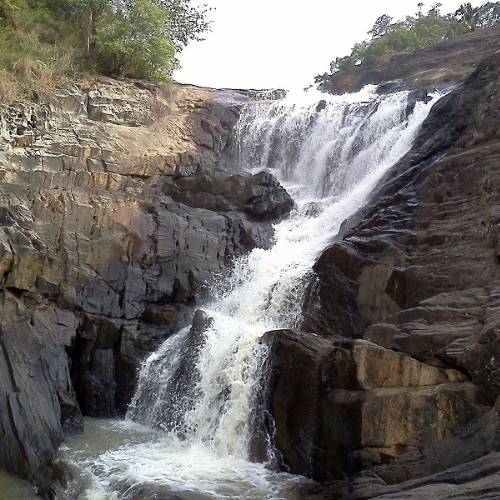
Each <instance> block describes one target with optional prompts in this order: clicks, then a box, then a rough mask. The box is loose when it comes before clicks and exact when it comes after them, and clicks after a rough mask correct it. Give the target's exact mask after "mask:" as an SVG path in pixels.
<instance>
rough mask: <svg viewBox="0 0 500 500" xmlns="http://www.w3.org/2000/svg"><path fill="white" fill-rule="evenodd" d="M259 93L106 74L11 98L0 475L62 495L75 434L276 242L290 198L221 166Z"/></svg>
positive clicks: (3, 146) (1, 157)
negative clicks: (60, 450)
mask: <svg viewBox="0 0 500 500" xmlns="http://www.w3.org/2000/svg"><path fill="white" fill-rule="evenodd" d="M247 99H248V96H247V95H245V94H244V93H238V92H231V91H226V92H223V91H215V90H213V91H211V90H207V89H199V88H195V87H189V86H181V85H176V84H153V83H147V82H139V81H137V82H134V81H121V82H117V81H113V80H109V79H104V78H101V79H97V80H95V81H92V82H89V83H88V84H78V85H76V84H75V85H73V84H72V85H68V86H66V87H64V88H61V89H59V90H57V91H54V92H53V93H51V94H43V95H42V94H40V95H39V96H38V102H37V103H36V104H35V103H31V104H28V103H12V104H8V103H4V104H2V105H0V175H1V178H2V184H1V186H0V220H1V227H0V274H1V282H0V285H1V290H0V317H1V332H0V402H1V411H0V434H1V436H2V446H1V447H0V465H1V466H3V467H5V468H7V469H9V470H11V471H13V472H16V473H18V474H20V475H22V476H23V477H26V478H28V479H30V480H32V481H34V482H35V483H37V484H39V485H40V486H41V487H42V489H43V488H45V490H47V489H50V486H46V487H45V486H44V484H45V482H46V481H48V479H49V478H52V479H53V478H54V477H55V476H57V475H58V471H57V470H56V469H54V467H53V464H52V455H53V453H54V451H55V450H56V449H57V447H58V445H59V443H60V442H61V439H62V436H63V430H66V431H70V432H71V431H78V430H79V429H81V427H82V423H81V416H82V413H83V414H86V415H94V416H115V415H118V414H120V413H122V412H123V411H124V409H125V407H126V405H127V403H128V401H129V399H130V396H131V393H132V391H133V385H134V382H135V378H136V370H137V367H138V365H139V363H140V362H141V361H142V359H143V358H144V356H145V354H146V353H148V352H150V351H151V350H152V349H153V348H154V347H155V346H156V345H158V343H159V342H160V341H161V340H162V339H163V338H165V337H166V336H168V335H169V334H170V333H171V325H172V324H175V325H178V324H182V323H183V322H184V321H186V318H185V316H187V315H188V312H186V309H185V308H186V306H187V305H189V304H190V303H191V302H192V301H193V299H194V295H195V293H202V292H203V290H202V288H203V286H207V285H208V284H209V283H210V280H211V279H212V277H213V276H214V275H217V274H218V273H220V272H221V271H222V270H224V269H225V267H226V266H227V265H228V264H229V263H230V262H231V260H232V259H233V258H234V257H235V256H238V255H241V254H242V253H244V252H247V251H248V250H249V249H251V248H254V247H255V246H268V245H269V244H270V242H271V239H272V229H271V227H270V225H269V222H270V221H273V220H275V219H276V218H277V217H281V216H283V215H284V214H286V213H287V212H288V211H289V210H290V209H291V207H292V202H291V199H290V198H289V196H288V195H287V194H286V193H285V192H284V191H283V189H282V188H281V187H280V186H279V185H278V183H277V182H276V180H275V179H274V178H273V177H272V176H271V175H266V176H264V177H265V178H264V177H262V175H261V176H252V175H245V176H239V177H237V178H236V177H234V176H233V179H232V181H231V182H228V179H227V178H226V177H227V175H226V174H222V173H220V172H219V171H218V170H217V168H216V164H217V162H218V161H219V159H220V158H221V155H222V152H223V150H224V148H225V147H226V145H227V143H228V140H229V138H230V133H231V129H232V127H233V126H234V124H235V122H236V120H237V118H238V114H239V109H240V107H241V106H242V104H243V103H244V102H245V101H246V100H247ZM202 172H203V173H202ZM202 175H204V176H209V178H208V181H207V182H208V184H209V185H210V186H211V189H212V192H210V193H209V192H207V191H206V189H205V190H204V189H200V188H199V185H198V188H197V189H195V188H194V185H193V190H192V191H191V189H190V185H192V179H197V178H199V177H200V176H202ZM224 175H226V177H224ZM190 183H191V184H190ZM217 186H218V187H217ZM214 189H219V191H221V193H222V192H223V197H222V198H223V200H224V203H223V205H224V206H221V204H220V203H214V202H213V198H214V196H218V193H215V192H213V190H214ZM276 193H277V196H275V194H276ZM171 195H172V196H171ZM195 198H196V202H194V201H192V200H193V199H195ZM222 198H221V199H222ZM179 311H180V312H181V313H180V314H179Z"/></svg>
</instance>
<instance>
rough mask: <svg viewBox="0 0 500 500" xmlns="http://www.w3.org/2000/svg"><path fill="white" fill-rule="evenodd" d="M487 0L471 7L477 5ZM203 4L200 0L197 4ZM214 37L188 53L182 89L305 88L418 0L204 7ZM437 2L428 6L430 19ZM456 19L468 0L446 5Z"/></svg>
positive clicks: (281, 0) (269, 1)
mask: <svg viewBox="0 0 500 500" xmlns="http://www.w3.org/2000/svg"><path fill="white" fill-rule="evenodd" d="M485 2H486V0H483V1H471V4H472V5H473V6H478V5H482V4H483V3H485ZM197 3H198V2H197V1H196V0H194V1H193V2H192V4H193V5H196V4H197ZM201 3H205V4H207V5H208V6H210V7H213V8H214V9H213V10H212V11H211V12H210V16H209V17H210V18H211V19H212V20H213V23H212V32H211V33H208V34H207V35H206V39H205V40H204V41H203V42H191V43H190V44H189V45H188V46H187V47H186V48H185V49H184V51H183V52H182V53H181V55H180V61H181V65H182V68H181V69H180V70H179V71H177V72H176V73H175V74H174V78H175V79H176V80H177V81H179V82H182V83H192V84H195V85H201V86H207V87H218V88H226V87H228V88H246V89H250V88H252V89H264V88H278V87H279V88H302V87H306V86H308V85H310V84H312V83H313V81H314V77H315V76H316V75H318V74H322V73H324V72H325V71H328V69H329V64H330V61H332V60H333V59H335V57H336V56H344V55H347V54H349V53H350V49H351V47H352V46H353V45H354V44H355V43H356V42H360V41H362V40H364V39H366V38H368V35H367V31H369V30H370V28H371V27H372V26H373V23H374V22H375V20H376V19H377V17H378V16H380V15H381V14H389V15H390V16H392V17H393V18H394V20H400V19H404V16H405V15H407V14H415V13H416V12H417V11H418V6H417V4H418V0H251V1H247V0H205V1H202V2H201ZM435 3H437V1H433V2H429V3H428V2H424V7H423V11H424V12H427V11H428V10H429V9H430V8H431V6H432V5H434V4H435ZM440 3H441V4H442V7H441V12H442V13H448V12H454V11H455V10H456V9H457V8H458V7H459V6H460V5H461V4H462V3H464V0H441V2H440Z"/></svg>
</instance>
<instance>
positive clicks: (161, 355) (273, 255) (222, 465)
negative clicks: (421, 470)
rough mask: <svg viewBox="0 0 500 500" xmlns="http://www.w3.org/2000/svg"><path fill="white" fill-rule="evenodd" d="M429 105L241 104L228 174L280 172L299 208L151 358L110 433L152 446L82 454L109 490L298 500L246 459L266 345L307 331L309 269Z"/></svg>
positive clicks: (321, 100)
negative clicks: (127, 432)
mask: <svg viewBox="0 0 500 500" xmlns="http://www.w3.org/2000/svg"><path fill="white" fill-rule="evenodd" d="M431 104H432V103H427V104H425V103H423V102H417V103H415V104H414V106H413V104H412V105H411V106H410V105H409V102H408V93H406V92H403V93H396V94H390V95H385V96H377V95H375V93H374V92H373V91H372V90H371V89H364V90H363V91H361V92H359V93H357V94H348V95H345V96H326V95H325V94H319V93H316V92H309V93H304V94H300V95H289V96H287V97H286V98H285V99H283V100H278V101H252V102H250V103H249V104H248V105H247V106H246V108H245V110H244V112H243V113H242V116H241V118H240V121H239V123H238V126H237V141H236V155H235V156H236V160H235V165H234V168H235V169H236V168H237V169H239V170H246V171H251V172H257V171H260V170H263V169H264V170H268V171H270V172H271V173H273V174H274V175H275V176H276V177H277V178H278V179H279V181H280V182H281V183H282V184H283V185H284V186H285V188H286V189H287V190H288V191H289V192H290V194H291V195H292V197H293V198H294V201H295V203H296V206H295V209H294V210H293V212H292V213H291V214H290V216H289V217H287V218H286V219H285V220H283V221H281V222H279V223H278V224H276V225H275V227H274V229H275V244H274V245H273V247H272V248H270V249H269V250H264V249H256V250H253V251H252V252H250V253H249V254H248V255H246V256H244V257H242V258H239V259H237V260H236V262H235V263H234V266H233V269H232V273H231V275H230V276H229V277H227V278H225V279H224V281H223V282H222V283H218V284H217V286H215V287H214V290H213V292H214V293H213V295H214V296H213V299H212V300H211V302H209V303H207V304H205V305H204V306H203V307H201V310H202V312H201V313H198V314H197V315H196V319H195V323H196V324H195V325H194V326H193V327H192V328H189V327H188V328H185V329H183V330H181V331H180V332H178V333H177V334H176V335H174V336H172V337H170V338H169V339H168V340H167V341H166V342H164V344H163V345H162V346H161V347H160V348H159V349H158V351H157V352H155V353H153V354H152V355H151V356H150V357H149V358H148V359H147V360H146V362H145V363H144V366H143V368H142V370H141V373H140V377H139V385H138V389H137V392H136V394H135V396H134V398H133V401H132V404H131V406H130V409H129V412H128V415H127V420H126V421H125V422H122V423H117V424H115V425H116V426H118V427H119V428H120V429H121V432H123V431H124V429H133V432H136V433H140V432H143V433H145V434H146V435H147V438H146V439H145V440H139V441H140V442H132V443H128V444H125V445H123V446H121V447H118V448H115V449H111V450H109V451H107V452H105V453H102V454H100V455H99V456H98V457H92V459H90V458H82V457H80V458H79V460H80V463H82V464H84V465H86V466H87V467H88V468H90V469H91V470H92V472H93V474H94V476H95V478H96V481H97V483H96V484H98V486H99V488H100V489H101V490H102V491H108V492H109V491H111V492H113V491H115V492H116V491H119V492H120V497H119V498H127V495H132V496H133V494H134V492H137V491H140V488H142V487H144V485H154V488H158V487H161V488H164V489H165V490H164V491H167V492H172V493H174V494H175V495H176V496H177V497H179V498H193V499H194V498H196V499H200V498H244V499H252V498H255V499H263V498H269V499H271V498H272V499H279V498H283V499H289V498H293V493H292V489H293V486H294V485H295V484H296V483H297V482H299V481H300V480H301V479H300V478H297V477H294V476H291V475H288V474H278V473H276V472H273V471H271V470H269V469H268V468H266V464H260V463H252V462H251V461H250V459H251V457H250V455H249V442H250V438H251V414H252V409H253V403H254V401H253V398H254V395H255V389H256V384H257V381H258V380H259V378H260V376H261V368H262V365H263V363H264V360H265V356H266V348H265V347H264V346H262V345H261V344H260V343H259V340H260V339H261V337H262V335H263V334H264V333H265V332H267V331H269V330H273V329H279V328H299V327H300V323H301V307H302V299H303V293H304V289H305V285H306V283H307V281H308V279H309V277H310V274H311V269H312V266H313V264H314V262H315V259H316V258H317V257H318V256H319V254H320V253H321V252H322V251H323V250H324V248H325V247H326V246H327V245H328V243H329V242H330V241H331V240H332V238H333V237H334V236H335V235H336V234H337V233H338V231H339V228H340V225H341V224H342V222H343V221H344V220H345V219H346V218H347V217H349V216H350V215H352V214H353V213H354V212H356V210H358V209H359V208H360V207H362V206H363V204H364V203H365V202H366V200H367V197H368V196H369V194H370V192H371V191H372V190H373V188H374V186H375V185H376V184H377V182H378V181H379V180H380V179H381V178H382V176H383V175H384V173H386V172H387V170H388V169H389V168H390V167H391V166H392V165H393V164H394V163H395V162H396V161H397V160H398V159H399V158H400V157H401V156H402V155H404V154H405V153H406V152H407V151H408V149H409V148H410V146H411V143H412V140H413V138H414V136H415V134H416V131H417V130H418V127H419V125H420V124H421V123H422V121H423V120H424V118H425V117H426V115H427V113H428V111H429V110H430V106H431ZM139 429H142V431H140V430H139ZM145 429H146V430H145ZM151 429H154V431H153V430H151ZM96 488H97V486H96ZM155 491H156V490H155ZM162 491H163V490H162ZM111 495H112V494H111ZM89 498H90V497H89ZM101 498H102V497H101ZM109 498H113V497H112V496H111V497H109ZM135 498H138V497H135Z"/></svg>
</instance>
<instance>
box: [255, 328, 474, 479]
mask: <svg viewBox="0 0 500 500" xmlns="http://www.w3.org/2000/svg"><path fill="white" fill-rule="evenodd" d="M264 342H265V343H267V344H268V345H269V348H270V355H269V361H268V363H269V366H268V367H267V369H268V377H269V378H268V380H267V384H268V385H267V389H266V393H265V394H266V395H265V397H264V398H263V399H264V401H263V410H261V411H262V412H263V414H265V413H266V412H267V411H269V413H270V415H271V416H272V422H273V425H272V429H271V432H268V435H270V436H272V437H273V440H274V445H275V446H276V448H277V450H278V451H279V453H280V459H281V460H282V466H284V468H285V469H286V470H290V471H291V472H294V473H301V474H307V475H308V476H310V477H313V478H314V479H317V480H324V479H326V478H329V477H342V476H343V475H344V474H346V473H351V474H352V473H354V472H356V471H359V470H361V469H363V468H364V467H366V466H367V465H368V464H371V463H386V462H387V461H389V460H390V459H391V458H393V457H396V456H398V455H400V454H401V453H404V452H407V451H412V450H417V449H420V448H421V447H422V446H425V445H428V444H431V443H436V442H438V441H439V440H441V439H443V438H444V437H446V436H449V435H451V434H452V433H453V432H455V431H456V430H459V429H460V428H461V427H462V426H463V425H464V424H466V423H468V422H470V421H472V420H473V419H475V418H477V417H478V416H481V415H482V414H483V413H484V409H483V407H482V405H481V395H482V394H481V390H480V389H479V388H478V387H477V386H475V385H474V384H471V383H470V382H467V381H466V377H465V376H464V375H463V374H462V373H460V372H459V371H457V370H440V369H437V368H434V367H429V366H427V365H425V364H423V363H419V362H418V361H416V360H414V359H412V358H410V357H409V356H405V355H403V354H401V353H395V352H393V351H390V350H387V349H384V348H381V347H379V346H377V345H375V344H372V343H371V342H367V341H364V340H355V341H345V340H344V341H340V340H332V339H331V338H322V337H318V336H316V335H312V334H308V333H304V332H294V331H290V330H287V331H277V332H270V333H268V334H266V337H265V338H264ZM262 421H264V420H262Z"/></svg>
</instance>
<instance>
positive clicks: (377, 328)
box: [266, 52, 500, 498]
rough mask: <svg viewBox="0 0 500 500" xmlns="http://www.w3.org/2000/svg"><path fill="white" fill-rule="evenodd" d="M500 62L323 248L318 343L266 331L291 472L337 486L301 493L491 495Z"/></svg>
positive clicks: (270, 396)
mask: <svg viewBox="0 0 500 500" xmlns="http://www.w3.org/2000/svg"><path fill="white" fill-rule="evenodd" d="M499 68H500V52H499V53H495V54H493V55H492V56H489V57H487V58H486V59H485V60H484V61H483V62H482V63H481V64H480V65H479V66H478V68H477V69H476V70H475V71H474V72H473V73H472V74H471V75H470V76H469V77H468V78H467V79H466V81H465V82H464V83H463V84H462V85H460V86H459V87H458V88H457V89H455V90H454V91H453V92H451V93H450V94H448V95H447V96H446V97H444V98H443V99H441V100H440V101H439V102H438V103H437V104H436V105H435V106H434V108H433V109H432V111H431V113H430V115H429V117H428V119H427V120H426V122H425V123H424V125H423V127H422V129H421V131H420V133H419V136H418V137H417V139H416V141H415V144H414V146H413V148H412V150H410V152H409V153H408V154H407V155H406V156H405V157H404V158H403V159H402V160H400V162H399V163H398V164H397V165H396V166H395V168H393V169H392V170H391V171H390V173H389V174H388V175H387V176H386V178H385V179H384V180H383V181H382V182H381V183H380V185H379V187H378V189H377V190H376V192H375V193H374V195H373V197H372V201H371V203H370V204H369V205H368V206H367V207H365V208H364V209H362V210H361V211H360V212H359V213H358V214H355V215H354V216H353V217H352V218H351V219H350V220H349V221H347V222H346V223H345V224H344V226H343V228H342V230H341V234H340V235H339V236H338V237H337V240H336V241H335V242H333V244H332V245H331V247H330V248H328V249H326V250H325V251H324V252H323V254H322V255H321V257H320V258H319V260H318V261H317V263H316V265H315V268H314V269H315V274H316V279H315V280H314V282H313V283H312V284H311V286H310V287H309V290H308V298H307V301H306V306H305V307H306V318H305V323H304V325H303V330H304V332H314V333H315V334H316V335H315V334H312V333H304V332H291V331H286V332H273V333H271V334H268V336H267V338H266V343H267V344H268V345H269V349H270V351H271V358H270V361H269V363H270V375H269V377H270V378H269V382H270V389H269V391H268V393H267V394H266V398H267V399H266V401H267V410H268V411H269V412H270V413H271V415H272V417H273V420H274V422H273V424H272V425H270V424H267V425H268V428H269V434H270V435H274V440H275V443H276V445H277V448H278V449H279V450H280V451H281V454H282V456H281V457H280V458H281V460H282V462H283V463H284V466H285V467H287V468H288V469H289V470H291V471H292V472H300V473H305V474H307V475H309V476H311V477H314V478H317V479H320V480H323V479H325V478H328V477H330V478H337V479H339V481H337V482H334V483H333V484H330V483H328V484H327V485H325V486H320V487H317V488H316V489H314V490H312V491H310V492H305V493H304V497H311V498H375V497H376V498H379V497H380V498H402V497H403V496H404V497H405V498H424V497H426V498H427V497H436V498H438V497H439V498H452V497H453V498H455V496H454V495H468V494H470V496H477V495H479V493H478V492H481V494H482V493H484V495H485V496H484V498H487V497H488V495H490V496H489V497H488V498H493V497H496V496H498V495H499V494H500V490H499V487H498V485H497V483H496V479H497V477H498V472H497V471H498V469H497V465H498V464H497V456H496V454H497V453H498V446H497V436H496V432H497V427H496V425H497V424H496V423H495V422H497V420H498V408H497V406H495V407H494V408H493V409H492V406H493V405H494V403H495V400H496V399H497V397H498V396H499V395H500V390H499V388H500V385H499V372H498V362H497V359H498V358H499V356H500V352H498V345H499V344H498V331H499V319H500V316H499V315H498V284H499V282H500V266H499V258H498V241H497V240H498V206H499V205H500V198H499V192H500V189H499V186H498V180H499V179H500V177H499V169H498V165H499V158H500V136H499V132H498V109H500V94H499V92H498V88H499V81H500V69H499ZM317 334H319V335H317ZM290 388H293V390H292V391H291V392H293V394H290ZM299 408H302V409H303V410H300V411H299V410H298V409H299ZM267 420H268V421H269V419H267ZM489 453H494V454H492V455H488V454H489ZM374 466H376V467H374ZM361 470H364V472H362V473H360V474H359V475H356V474H357V471H358V472H359V471H361ZM345 474H350V475H353V477H352V478H351V479H349V480H345V481H342V480H340V478H341V477H345ZM472 492H473V493H472ZM419 495H420V496H419ZM491 495H492V496H491ZM465 497H467V498H469V497H468V496H465Z"/></svg>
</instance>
